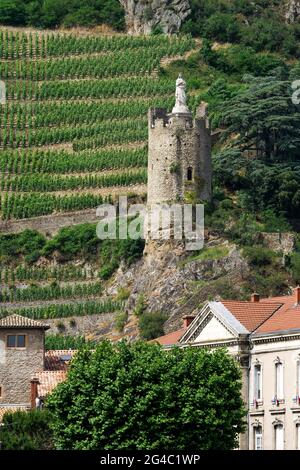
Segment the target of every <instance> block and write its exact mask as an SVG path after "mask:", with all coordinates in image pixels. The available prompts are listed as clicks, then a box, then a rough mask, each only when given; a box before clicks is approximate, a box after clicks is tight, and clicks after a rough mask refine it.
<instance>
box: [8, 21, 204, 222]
mask: <svg viewBox="0 0 300 470" xmlns="http://www.w3.org/2000/svg"><path fill="white" fill-rule="evenodd" d="M193 47H195V44H194V41H193V40H192V39H190V38H189V37H180V38H177V37H172V38H167V37H164V36H153V37H148V38H145V37H137V38H131V37H128V36H125V35H121V36H113V37H105V36H86V37H77V36H72V35H62V34H50V35H49V34H41V33H35V34H31V33H29V34H25V33H21V32H20V33H19V32H17V33H15V32H9V31H8V30H1V31H0V57H1V64H0V77H1V79H2V80H3V81H4V82H5V83H6V93H7V104H6V105H4V106H1V108H0V126H1V132H0V147H1V150H2V151H1V154H0V170H1V175H2V176H1V183H0V184H1V216H2V219H10V218H17V219H20V218H27V217H33V216H40V215H46V214H51V213H53V212H58V211H63V212H64V211H72V210H79V209H85V208H89V207H96V206H97V205H98V204H99V203H101V202H102V200H103V197H104V198H105V197H108V196H109V194H110V193H112V194H117V193H118V192H122V193H124V192H126V191H127V189H128V190H129V187H130V191H131V192H134V191H135V190H136V191H137V192H139V193H141V192H144V191H145V183H146V180H147V175H146V172H145V167H146V140H147V110H148V108H149V106H151V105H156V106H168V107H169V108H170V107H171V106H172V103H173V94H174V82H173V80H172V79H171V78H163V77H160V76H158V74H157V70H158V68H159V66H160V62H161V60H163V59H166V58H172V57H176V56H177V57H178V56H183V55H184V54H185V53H187V52H188V51H190V50H191V49H192V48H193ZM194 99H196V97H195V98H194ZM118 188H120V190H119V189H118ZM126 188H127V189H126Z"/></svg>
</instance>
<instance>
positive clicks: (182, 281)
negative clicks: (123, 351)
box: [108, 240, 249, 339]
mask: <svg viewBox="0 0 300 470" xmlns="http://www.w3.org/2000/svg"><path fill="white" fill-rule="evenodd" d="M220 244H221V246H222V247H223V250H224V254H223V256H220V257H218V258H214V257H213V256H212V258H211V259H205V260H202V259H197V257H195V259H194V257H193V253H192V252H185V250H184V249H183V247H182V246H181V245H180V243H178V246H175V245H173V246H172V242H169V243H166V242H164V243H161V245H159V242H150V244H149V245H148V246H147V247H146V251H145V256H144V257H143V259H142V260H140V261H138V263H136V264H135V265H133V266H132V267H131V268H130V269H127V270H126V269H122V268H121V269H119V272H118V273H117V275H116V277H115V279H114V283H113V285H111V286H110V289H109V292H108V293H109V294H110V295H111V294H115V293H117V290H118V288H119V287H128V288H129V289H130V291H131V295H130V297H129V299H128V301H127V305H126V309H127V311H128V313H129V318H130V317H131V316H132V312H133V311H134V308H135V306H136V302H137V301H138V299H139V297H140V296H141V295H143V297H144V298H145V301H146V309H147V311H148V312H166V313H167V314H168V320H167V322H166V324H165V331H166V332H170V331H173V330H175V329H177V328H180V326H181V323H182V317H183V316H184V315H187V314H191V313H195V312H197V311H198V309H199V308H200V306H201V305H202V304H203V303H204V302H205V301H206V300H207V299H209V298H217V296H218V294H220V293H222V292H223V293H224V290H227V289H230V290H234V291H235V290H237V293H238V290H239V286H240V285H242V284H243V280H244V279H245V278H246V277H247V274H248V270H249V268H248V265H247V262H246V260H245V259H244V258H243V257H242V255H241V253H240V252H239V250H238V249H237V248H236V246H235V245H231V244H229V243H228V242H226V241H225V240H215V241H211V242H209V243H208V244H207V247H208V248H212V249H213V248H214V247H220ZM230 286H235V287H234V288H232V287H230ZM230 296H231V295H230ZM136 335H137V330H135V331H134V330H132V329H130V331H127V329H126V328H125V336H127V337H128V338H129V339H134V338H135V337H136Z"/></svg>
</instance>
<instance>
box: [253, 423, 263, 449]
mask: <svg viewBox="0 0 300 470" xmlns="http://www.w3.org/2000/svg"><path fill="white" fill-rule="evenodd" d="M254 450H263V446H262V427H261V426H257V427H256V428H254Z"/></svg>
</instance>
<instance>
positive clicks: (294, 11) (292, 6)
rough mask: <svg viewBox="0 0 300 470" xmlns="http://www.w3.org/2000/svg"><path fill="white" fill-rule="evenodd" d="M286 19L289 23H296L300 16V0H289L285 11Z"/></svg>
mask: <svg viewBox="0 0 300 470" xmlns="http://www.w3.org/2000/svg"><path fill="white" fill-rule="evenodd" d="M284 16H285V20H286V22H287V23H295V22H296V21H297V20H299V17H300V1H299V0H288V1H287V4H286V7H285V12H284Z"/></svg>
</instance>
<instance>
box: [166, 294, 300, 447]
mask: <svg viewBox="0 0 300 470" xmlns="http://www.w3.org/2000/svg"><path fill="white" fill-rule="evenodd" d="M184 321H185V324H184V328H183V329H181V330H178V331H177V332H176V331H175V332H173V333H171V334H169V335H165V336H162V337H161V338H158V339H157V341H158V342H159V343H160V344H162V345H163V346H164V348H166V349H168V348H170V347H172V346H173V345H174V344H176V345H179V346H180V347H188V346H192V347H202V348H203V347H205V348H217V347H226V348H227V349H228V351H229V352H230V353H231V354H232V355H233V356H234V357H235V358H236V360H237V361H238V362H239V364H240V367H241V371H242V395H243V400H244V402H245V406H246V408H247V410H248V415H247V430H246V432H245V434H243V435H241V436H240V448H241V449H249V450H263V449H264V450H283V449H285V450H293V449H294V450H295V449H297V450H300V287H297V288H296V289H295V290H294V292H293V294H292V295H290V296H282V297H273V298H268V299H262V300H260V298H259V296H258V295H257V294H253V295H252V298H251V301H250V302H244V301H230V300H226V301H220V302H208V303H207V304H206V305H205V306H204V307H203V309H202V310H201V311H200V312H199V313H197V315H196V316H195V317H194V318H191V317H188V318H185V320H184Z"/></svg>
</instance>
